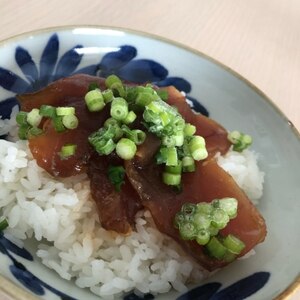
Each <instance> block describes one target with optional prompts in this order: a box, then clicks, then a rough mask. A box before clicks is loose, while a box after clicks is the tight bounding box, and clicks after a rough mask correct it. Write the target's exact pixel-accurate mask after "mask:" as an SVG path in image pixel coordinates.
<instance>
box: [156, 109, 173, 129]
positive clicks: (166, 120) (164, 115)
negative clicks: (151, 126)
mask: <svg viewBox="0 0 300 300" xmlns="http://www.w3.org/2000/svg"><path fill="white" fill-rule="evenodd" d="M159 117H160V120H161V123H162V125H163V126H167V125H168V124H169V123H170V122H171V116H170V115H169V114H168V113H167V112H166V111H162V112H160V113H159Z"/></svg>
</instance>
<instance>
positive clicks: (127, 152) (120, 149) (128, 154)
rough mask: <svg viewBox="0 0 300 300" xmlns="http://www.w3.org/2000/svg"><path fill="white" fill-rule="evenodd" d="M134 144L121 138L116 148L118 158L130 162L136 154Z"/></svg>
mask: <svg viewBox="0 0 300 300" xmlns="http://www.w3.org/2000/svg"><path fill="white" fill-rule="evenodd" d="M136 150H137V148H136V145H135V143H134V142H133V141H132V140H130V139H127V138H121V139H120V140H119V141H118V143H117V146H116V152H117V154H118V156H119V157H120V158H122V159H124V160H130V159H132V158H133V157H134V155H135V153H136Z"/></svg>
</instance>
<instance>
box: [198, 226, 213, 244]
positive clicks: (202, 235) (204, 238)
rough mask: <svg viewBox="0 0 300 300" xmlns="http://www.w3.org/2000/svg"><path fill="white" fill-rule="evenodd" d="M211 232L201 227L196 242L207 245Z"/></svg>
mask: <svg viewBox="0 0 300 300" xmlns="http://www.w3.org/2000/svg"><path fill="white" fill-rule="evenodd" d="M209 239H210V233H209V232H208V231H207V230H206V229H201V230H199V231H198V232H197V237H196V242H197V243H198V244H199V245H202V246H203V245H206V244H207V243H208V242H209Z"/></svg>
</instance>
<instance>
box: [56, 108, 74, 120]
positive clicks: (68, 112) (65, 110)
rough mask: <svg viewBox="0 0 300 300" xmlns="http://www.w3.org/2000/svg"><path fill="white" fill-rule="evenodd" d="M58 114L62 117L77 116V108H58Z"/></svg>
mask: <svg viewBox="0 0 300 300" xmlns="http://www.w3.org/2000/svg"><path fill="white" fill-rule="evenodd" d="M56 114H57V115H58V116H61V117H63V116H69V115H75V107H71V106H66V107H56Z"/></svg>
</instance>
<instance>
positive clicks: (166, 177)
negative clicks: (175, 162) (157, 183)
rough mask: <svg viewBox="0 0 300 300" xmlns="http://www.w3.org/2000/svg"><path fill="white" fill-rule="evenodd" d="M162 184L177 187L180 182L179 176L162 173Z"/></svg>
mask: <svg viewBox="0 0 300 300" xmlns="http://www.w3.org/2000/svg"><path fill="white" fill-rule="evenodd" d="M162 178H163V183H165V184H166V185H175V186H176V185H179V184H180V181H181V174H172V173H168V172H163V173H162Z"/></svg>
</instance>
